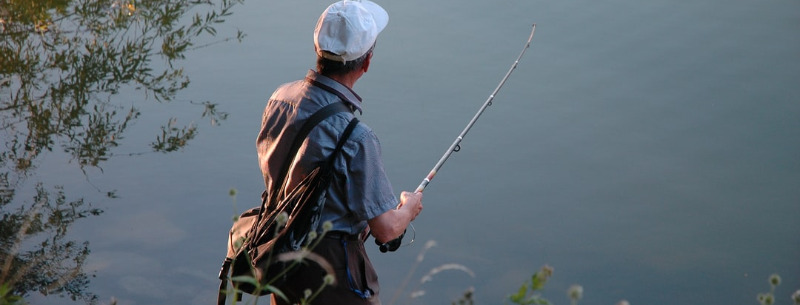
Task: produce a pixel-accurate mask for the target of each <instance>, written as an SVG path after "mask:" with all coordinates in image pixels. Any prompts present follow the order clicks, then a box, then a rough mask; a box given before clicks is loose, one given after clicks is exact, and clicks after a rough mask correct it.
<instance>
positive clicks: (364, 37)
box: [314, 0, 389, 62]
mask: <svg viewBox="0 0 800 305" xmlns="http://www.w3.org/2000/svg"><path fill="white" fill-rule="evenodd" d="M388 23H389V14H387V13H386V11H385V10H384V9H383V8H381V7H380V6H378V5H377V4H375V3H374V2H371V1H368V0H342V1H339V2H336V3H334V4H331V5H330V6H328V8H327V9H325V11H324V12H322V15H321V16H319V20H318V21H317V27H316V28H315V29H314V47H315V48H316V51H317V55H319V56H322V57H324V58H327V59H330V60H336V61H341V62H348V61H351V60H355V59H357V58H359V57H361V56H363V55H364V54H367V52H368V51H369V50H370V48H372V46H373V45H374V44H375V40H376V39H377V38H378V33H380V32H381V31H382V30H383V28H385V27H386V24H388ZM323 51H328V52H330V53H328V52H323ZM331 53H332V54H331Z"/></svg>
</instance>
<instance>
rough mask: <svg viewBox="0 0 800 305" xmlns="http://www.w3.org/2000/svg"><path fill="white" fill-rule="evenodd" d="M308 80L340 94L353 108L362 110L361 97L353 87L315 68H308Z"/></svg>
mask: <svg viewBox="0 0 800 305" xmlns="http://www.w3.org/2000/svg"><path fill="white" fill-rule="evenodd" d="M306 81H308V82H309V83H311V84H312V85H315V86H318V87H320V88H322V89H324V90H326V91H328V92H330V93H333V94H335V95H337V96H339V98H341V99H342V101H344V102H345V103H347V104H350V105H352V106H353V108H355V109H356V110H358V112H359V113H360V112H361V97H360V96H358V94H356V92H355V91H353V89H350V88H348V87H347V86H345V85H342V84H341V83H340V82H337V81H336V80H334V79H332V78H330V77H327V76H325V75H322V74H319V73H317V72H316V71H314V70H308V74H306Z"/></svg>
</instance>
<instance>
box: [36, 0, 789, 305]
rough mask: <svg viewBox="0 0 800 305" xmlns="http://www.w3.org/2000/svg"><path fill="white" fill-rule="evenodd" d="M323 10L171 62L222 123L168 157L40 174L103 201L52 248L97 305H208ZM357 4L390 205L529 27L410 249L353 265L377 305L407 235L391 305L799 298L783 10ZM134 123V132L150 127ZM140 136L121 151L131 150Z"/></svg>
mask: <svg viewBox="0 0 800 305" xmlns="http://www.w3.org/2000/svg"><path fill="white" fill-rule="evenodd" d="M327 4H328V3H327V2H322V1H248V2H247V3H245V5H244V6H242V7H239V8H238V10H237V11H236V12H235V14H236V18H234V19H233V20H232V21H230V24H231V25H233V26H235V27H238V28H240V29H242V30H243V31H245V32H246V33H247V34H248V37H247V38H246V39H245V40H244V41H243V42H242V43H241V44H239V43H226V44H219V45H214V46H213V47H208V48H204V49H200V50H197V51H196V52H195V53H192V54H191V55H190V58H188V60H187V61H186V62H185V63H186V65H185V66H186V70H187V73H188V74H189V76H190V77H191V79H192V83H191V86H190V87H189V89H187V90H184V91H183V92H182V93H181V97H179V98H181V99H183V100H190V101H197V102H202V101H206V100H211V101H216V102H219V103H220V106H219V107H221V108H222V110H224V111H227V112H229V113H230V118H229V119H228V120H226V121H224V122H222V124H221V126H217V127H210V126H208V122H197V123H198V124H199V125H200V126H201V131H200V135H199V136H198V139H197V140H196V141H195V142H194V143H192V144H191V145H190V146H189V147H188V148H187V149H186V150H185V151H184V152H181V153H176V154H170V155H161V154H148V155H143V156H136V157H120V158H117V159H115V160H113V161H111V162H109V163H107V164H106V165H105V166H104V167H103V172H102V173H100V172H94V173H90V175H89V176H90V178H89V179H88V181H87V179H86V178H84V177H83V175H82V174H81V173H79V172H77V170H75V169H74V168H75V166H74V165H64V160H59V159H58V158H57V157H53V158H51V159H49V160H48V163H50V164H49V165H42V166H41V167H40V168H42V169H45V168H47V169H48V170H46V171H45V170H43V172H44V173H45V175H51V176H52V177H53V179H54V180H56V181H59V180H63V184H65V185H66V187H68V188H70V189H73V190H75V189H77V190H84V192H85V193H88V194H91V193H92V192H96V188H99V189H118V194H119V195H120V197H121V198H120V199H117V200H110V201H103V202H101V203H99V204H98V205H100V207H102V208H104V209H105V210H106V213H105V214H104V215H103V216H102V217H97V218H93V219H91V220H90V221H85V222H84V223H80V224H78V225H76V227H75V228H74V229H73V232H72V233H73V234H74V236H75V238H79V239H86V240H89V241H90V242H91V249H92V256H91V259H90V269H92V270H96V274H97V277H96V278H94V279H93V280H92V287H93V290H94V291H95V292H96V293H98V294H99V295H100V296H101V299H102V300H104V301H105V302H107V300H109V299H110V298H112V297H114V298H116V299H117V300H118V304H209V303H211V302H212V301H213V299H214V298H215V295H216V291H215V288H216V286H217V281H216V274H217V272H218V269H219V264H220V263H221V260H222V258H223V256H224V253H225V249H224V244H225V240H226V233H227V230H228V229H229V227H230V223H231V217H232V216H233V215H234V214H237V213H239V212H241V211H242V210H244V209H246V208H249V207H251V206H254V205H256V204H257V202H258V196H259V194H260V192H261V190H262V188H263V185H262V181H261V178H260V172H259V170H258V166H257V163H256V152H255V137H256V133H257V131H258V127H259V123H260V121H259V120H260V116H261V111H262V109H263V105H264V102H265V100H266V98H267V97H268V95H269V94H270V93H271V92H272V90H273V89H274V88H275V87H276V86H277V85H279V84H281V83H284V82H287V81H292V80H295V79H298V78H300V77H302V76H304V74H305V73H306V70H307V69H309V68H311V67H312V64H313V60H314V53H313V45H312V31H313V26H314V24H315V23H316V20H317V17H318V16H319V13H320V12H321V11H322V10H323V9H324V8H325V7H326V6H327ZM380 4H381V5H383V6H384V7H385V8H386V9H387V10H388V11H389V14H390V17H391V20H390V23H389V26H388V27H387V29H386V30H385V32H384V33H383V34H382V35H381V37H380V40H379V42H378V47H377V49H376V53H375V58H374V60H373V65H372V67H371V68H370V71H369V73H368V74H367V75H366V76H365V78H363V79H362V80H361V81H360V82H359V83H358V84H357V85H356V88H355V90H356V91H357V92H358V93H359V94H361V95H362V97H364V99H365V111H364V115H363V117H362V118H361V119H362V121H364V122H366V123H367V124H369V125H370V126H372V127H373V129H374V130H375V131H376V132H377V134H378V135H379V137H380V138H381V141H382V144H383V148H384V158H385V162H386V165H387V171H388V172H389V175H390V177H391V178H392V179H393V183H394V185H395V190H396V191H397V192H398V193H399V191H401V190H406V189H413V188H414V187H416V186H417V184H418V183H419V182H420V180H421V179H422V178H423V177H424V175H425V174H426V173H427V172H428V171H429V170H430V168H431V167H432V166H433V164H434V163H435V161H436V160H438V158H439V156H441V154H442V153H443V152H444V150H445V149H446V148H447V146H448V145H449V144H450V143H451V142H452V141H453V139H454V138H455V136H456V135H458V133H459V132H460V131H461V129H462V128H463V127H464V126H465V125H466V123H467V121H468V120H469V119H470V118H471V117H472V115H473V114H474V113H475V111H477V109H478V107H479V106H480V105H481V103H483V101H485V99H486V98H487V96H488V94H489V93H491V91H492V90H493V89H494V87H495V86H496V85H497V82H498V81H499V80H500V79H501V78H502V76H503V74H504V73H505V72H506V71H507V69H508V68H509V66H510V64H511V63H512V61H513V59H514V58H515V57H516V56H517V54H518V52H519V51H520V49H521V47H522V45H523V43H524V42H525V39H526V38H527V35H528V33H529V32H530V26H531V24H532V23H537V32H536V36H535V37H534V40H533V44H532V46H531V49H530V50H529V52H528V53H527V54H526V57H525V58H524V59H523V60H522V62H521V63H520V65H519V67H518V69H517V70H516V71H515V72H514V74H513V75H512V77H511V78H510V79H509V81H508V82H507V83H506V85H505V87H504V88H503V89H502V91H501V92H500V94H499V95H498V96H497V98H496V99H495V103H494V105H493V106H492V107H490V108H488V110H487V112H486V113H485V114H484V115H483V116H482V117H481V119H480V121H478V123H477V124H476V125H475V127H474V128H473V129H472V131H471V132H470V133H469V135H468V136H467V137H466V138H465V140H464V142H463V143H462V151H461V152H458V153H456V154H454V155H453V157H452V158H451V159H450V160H449V161H448V163H447V164H446V165H445V166H444V168H443V169H442V171H441V172H440V173H439V175H438V176H437V177H436V179H434V181H433V182H432V184H431V185H430V186H429V187H428V189H426V192H425V199H424V203H425V210H424V211H423V214H422V215H421V216H420V217H419V218H418V219H417V221H415V222H414V227H415V229H416V242H415V243H414V244H413V245H411V246H408V247H404V248H401V250H400V251H398V252H397V253H392V254H381V253H379V252H378V251H377V248H376V247H372V246H370V247H369V248H370V252H371V253H370V254H371V256H372V258H373V261H374V263H375V264H376V267H377V268H378V270H379V274H380V277H381V280H382V285H383V290H382V292H383V294H382V296H383V297H382V299H383V302H384V304H387V303H389V301H390V300H391V299H392V296H393V295H394V294H395V293H396V290H397V288H398V287H399V286H401V285H402V283H403V281H404V280H405V279H406V278H407V277H409V270H410V269H412V268H414V265H415V260H416V258H417V255H418V254H419V253H420V252H421V251H422V250H423V248H424V244H425V243H426V242H427V241H431V240H433V241H436V243H437V245H436V246H435V247H433V248H431V249H430V250H428V251H427V253H426V254H425V256H424V260H423V261H422V262H421V263H420V264H419V266H418V267H417V269H416V272H415V273H414V274H412V275H410V282H409V283H408V284H407V286H406V293H408V292H410V291H415V290H423V291H424V292H425V294H424V295H422V296H420V297H418V298H415V299H410V298H408V297H407V296H402V297H400V298H399V300H398V301H397V302H396V304H406V303H408V304H449V303H450V301H452V300H454V299H456V298H457V297H458V296H460V295H461V293H462V292H463V291H464V290H465V289H467V288H469V287H474V288H475V299H476V303H477V304H502V303H503V299H504V298H505V297H506V296H507V295H508V294H510V293H511V292H514V291H516V289H517V288H518V287H519V285H520V284H521V283H522V282H523V281H524V280H526V279H528V278H529V276H530V275H531V274H532V273H533V272H535V271H536V270H538V269H539V268H540V266H542V265H544V264H549V265H551V266H553V267H554V269H555V273H554V276H553V278H552V279H551V282H550V283H549V284H548V286H547V288H546V290H545V292H544V296H545V297H546V298H548V299H550V300H551V301H553V302H555V303H556V304H568V300H567V298H566V295H565V291H566V289H567V287H569V286H570V285H571V284H575V283H577V284H581V285H582V286H583V287H584V300H583V301H582V302H581V303H582V304H615V303H616V302H617V301H619V300H621V299H627V300H628V301H630V303H631V304H756V302H757V301H756V299H755V298H756V295H757V294H758V293H760V292H766V291H768V289H769V286H768V284H767V280H766V279H767V277H768V276H769V275H770V274H771V273H774V272H777V273H779V274H781V275H782V276H783V280H784V283H783V284H782V285H781V286H779V287H778V290H777V291H776V293H777V301H778V302H777V304H789V303H790V301H789V299H788V297H789V295H790V294H791V293H792V292H793V291H795V290H796V289H800V222H799V221H798V218H797V217H798V215H800V86H798V80H800V36H798V34H797V33H798V32H800V2H798V1H794V0H766V1H744V0H729V1H722V0H703V1H684V2H680V1H678V2H675V1H665V0H655V1H645V2H643V1H632V0H610V1H588V0H576V1H531V0H510V1H472V2H464V1H453V0H445V1H417V0H411V1H391V2H389V1H382V2H380ZM131 94H132V95H134V96H135V95H136V94H138V93H136V92H132V93H131ZM145 107H147V106H145ZM158 107H164V106H163V105H159V106H158ZM166 107H181V106H180V105H178V104H176V105H174V106H173V105H167V106H166ZM158 109H163V108H158ZM147 110H148V109H143V111H142V113H144V116H143V118H142V119H141V120H142V121H143V122H147V120H154V121H156V122H163V121H164V120H166V118H167V117H168V115H166V114H164V115H163V117H162V116H161V115H160V114H159V112H153V111H147ZM173 110H174V111H172V113H180V112H181V111H182V110H181V109H173ZM187 111H197V109H196V107H195V108H191V110H187ZM187 117H189V118H194V117H197V113H187ZM179 119H181V118H179ZM146 125H147V124H146V123H144V124H141V126H140V127H141V130H142V136H141V138H138V137H137V136H136V134H135V133H133V132H132V134H131V135H130V136H129V137H128V139H127V140H128V141H129V142H131V143H136V142H137V141H140V142H142V143H145V145H146V143H147V141H148V139H149V136H150V134H151V132H152V131H151V130H145V129H146V128H145V127H144V126H146ZM134 128H135V127H134ZM131 146H134V144H131ZM125 149H126V147H125V146H123V147H121V148H120V152H121V153H125V152H127V151H125ZM95 187H96V188H95ZM230 188H235V189H237V190H238V196H236V198H235V200H232V198H231V197H229V196H228V190H229V189H230ZM447 263H456V264H461V265H463V266H465V267H467V268H469V269H470V270H471V271H473V272H474V274H475V277H474V278H473V277H471V276H470V275H469V274H467V273H465V272H461V271H455V270H450V271H444V272H442V273H439V274H437V275H436V276H434V278H433V281H431V282H426V283H423V284H420V283H419V279H420V278H421V277H422V276H423V275H424V274H425V273H426V272H428V271H429V270H431V269H432V268H435V267H437V266H440V265H442V264H447ZM55 301H58V300H57V299H56V300H55ZM37 302H38V301H37ZM42 302H45V301H43V300H42ZM265 302H266V301H265V300H262V303H265Z"/></svg>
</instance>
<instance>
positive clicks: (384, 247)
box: [375, 230, 406, 253]
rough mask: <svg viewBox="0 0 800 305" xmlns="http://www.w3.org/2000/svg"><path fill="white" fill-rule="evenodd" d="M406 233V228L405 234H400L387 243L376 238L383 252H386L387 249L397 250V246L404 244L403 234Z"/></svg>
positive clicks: (376, 242)
mask: <svg viewBox="0 0 800 305" xmlns="http://www.w3.org/2000/svg"><path fill="white" fill-rule="evenodd" d="M405 235H406V230H403V234H400V236H399V237H397V238H395V239H392V240H390V241H388V242H386V243H382V242H379V241H378V239H377V238H376V239H375V244H376V245H378V249H379V250H381V253H386V252H387V251H392V252H394V251H397V248H400V245H402V244H403V236H405Z"/></svg>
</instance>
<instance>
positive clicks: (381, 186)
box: [347, 129, 398, 220]
mask: <svg viewBox="0 0 800 305" xmlns="http://www.w3.org/2000/svg"><path fill="white" fill-rule="evenodd" d="M354 143H355V146H356V147H355V151H354V153H353V154H352V155H351V160H349V163H350V164H349V173H348V176H349V179H348V194H347V202H348V204H349V205H350V209H351V211H352V212H353V214H355V216H356V217H357V218H358V219H360V220H369V219H372V218H375V217H376V216H378V215H381V214H383V213H385V212H387V211H389V210H391V209H394V208H395V207H397V204H398V200H397V197H396V196H395V195H394V191H393V190H392V185H391V183H390V182H389V177H388V176H387V175H386V171H385V170H384V167H383V159H382V158H381V147H380V142H379V141H378V137H377V136H376V135H375V134H374V133H373V132H372V130H370V129H367V130H366V131H365V132H364V133H363V134H361V135H360V139H357V140H356V141H354Z"/></svg>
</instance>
